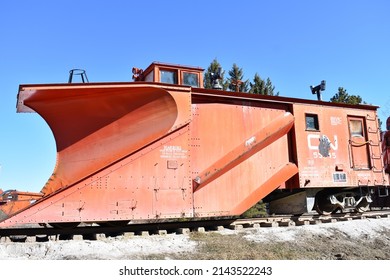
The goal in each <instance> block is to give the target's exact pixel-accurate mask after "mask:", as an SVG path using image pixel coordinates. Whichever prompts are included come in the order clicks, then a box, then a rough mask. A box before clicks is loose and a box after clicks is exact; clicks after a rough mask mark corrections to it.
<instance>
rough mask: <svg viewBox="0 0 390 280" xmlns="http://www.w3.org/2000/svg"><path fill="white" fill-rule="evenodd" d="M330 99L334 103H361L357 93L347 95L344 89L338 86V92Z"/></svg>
mask: <svg viewBox="0 0 390 280" xmlns="http://www.w3.org/2000/svg"><path fill="white" fill-rule="evenodd" d="M330 101H331V102H335V103H347V104H353V105H357V104H361V103H362V98H361V97H360V96H359V95H349V94H348V93H347V90H346V89H344V88H343V87H339V89H338V92H337V93H336V94H335V95H334V96H333V97H332V98H331V99H330ZM364 103H365V102H364Z"/></svg>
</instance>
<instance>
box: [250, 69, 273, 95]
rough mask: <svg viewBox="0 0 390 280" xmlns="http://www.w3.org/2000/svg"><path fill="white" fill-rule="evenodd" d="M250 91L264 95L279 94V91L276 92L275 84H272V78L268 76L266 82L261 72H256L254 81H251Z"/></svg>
mask: <svg viewBox="0 0 390 280" xmlns="http://www.w3.org/2000/svg"><path fill="white" fill-rule="evenodd" d="M249 85H250V90H249V92H250V93H254V94H262V95H279V92H277V93H275V86H273V85H272V82H271V79H270V78H267V81H266V82H264V80H263V79H261V78H260V76H259V74H257V73H256V74H255V77H254V78H253V83H249Z"/></svg>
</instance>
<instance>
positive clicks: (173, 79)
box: [160, 70, 177, 84]
mask: <svg viewBox="0 0 390 280" xmlns="http://www.w3.org/2000/svg"><path fill="white" fill-rule="evenodd" d="M160 82H162V83H167V84H177V73H176V71H169V70H161V71H160Z"/></svg>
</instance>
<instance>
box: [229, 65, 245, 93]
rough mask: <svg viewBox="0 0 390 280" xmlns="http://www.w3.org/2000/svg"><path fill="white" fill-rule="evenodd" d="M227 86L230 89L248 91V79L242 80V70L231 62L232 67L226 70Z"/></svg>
mask: <svg viewBox="0 0 390 280" xmlns="http://www.w3.org/2000/svg"><path fill="white" fill-rule="evenodd" d="M228 73H229V78H228V80H227V82H226V83H227V88H228V89H229V90H230V91H237V92H248V83H249V81H248V80H246V81H244V72H243V71H242V68H239V67H238V66H237V64H235V63H233V66H232V69H231V70H230V71H229V72H228Z"/></svg>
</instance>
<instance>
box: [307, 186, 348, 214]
mask: <svg viewBox="0 0 390 280" xmlns="http://www.w3.org/2000/svg"><path fill="white" fill-rule="evenodd" d="M313 208H314V210H316V211H317V213H318V214H320V215H330V214H332V213H335V212H337V211H339V210H343V208H344V207H343V203H342V202H340V201H339V200H338V199H337V198H336V196H334V195H333V194H329V193H328V192H326V191H320V192H318V193H317V194H316V197H315V202H314V207H313Z"/></svg>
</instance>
